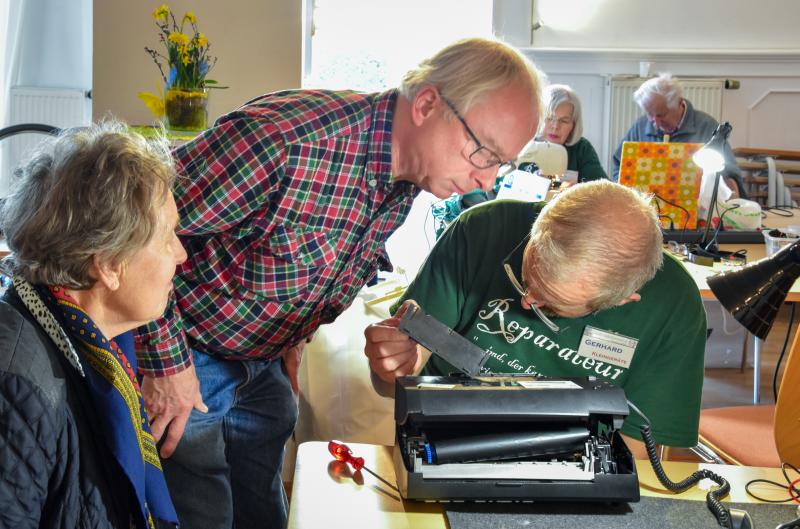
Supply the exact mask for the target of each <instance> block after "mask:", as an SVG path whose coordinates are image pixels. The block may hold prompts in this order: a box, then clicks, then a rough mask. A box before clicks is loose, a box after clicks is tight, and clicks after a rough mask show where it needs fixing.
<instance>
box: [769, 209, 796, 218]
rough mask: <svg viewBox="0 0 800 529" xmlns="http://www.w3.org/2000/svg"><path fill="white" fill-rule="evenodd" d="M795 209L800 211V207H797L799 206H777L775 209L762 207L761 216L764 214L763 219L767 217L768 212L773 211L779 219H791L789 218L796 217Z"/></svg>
mask: <svg viewBox="0 0 800 529" xmlns="http://www.w3.org/2000/svg"><path fill="white" fill-rule="evenodd" d="M793 209H800V207H797V206H775V207H769V206H762V207H761V214H762V216H763V217H766V212H767V211H771V212H773V213H775V215H777V216H779V217H786V218H789V217H794V213H793V212H792V210H793Z"/></svg>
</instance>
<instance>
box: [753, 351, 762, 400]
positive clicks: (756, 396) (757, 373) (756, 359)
mask: <svg viewBox="0 0 800 529" xmlns="http://www.w3.org/2000/svg"><path fill="white" fill-rule="evenodd" d="M763 343H764V340H761V339H759V338H758V337H757V336H756V335H753V404H758V403H759V402H761V395H760V389H761V387H760V386H761V384H760V383H761V345H762V344H763Z"/></svg>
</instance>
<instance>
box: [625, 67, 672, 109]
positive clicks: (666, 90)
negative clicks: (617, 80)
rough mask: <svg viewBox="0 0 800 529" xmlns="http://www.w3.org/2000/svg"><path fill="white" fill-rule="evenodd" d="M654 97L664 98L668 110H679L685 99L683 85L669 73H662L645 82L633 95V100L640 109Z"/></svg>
mask: <svg viewBox="0 0 800 529" xmlns="http://www.w3.org/2000/svg"><path fill="white" fill-rule="evenodd" d="M654 95H659V96H661V97H663V98H664V101H665V102H666V104H667V108H672V109H675V108H678V105H680V104H681V100H682V99H683V88H682V87H681V83H680V82H679V81H678V80H677V79H676V78H674V77H672V74H669V73H661V74H659V75H658V77H653V78H652V79H648V80H647V81H645V82H643V83H642V85H641V86H640V87H639V88H637V89H636V91H635V92H634V93H633V100H634V101H636V104H637V105H639V107H640V108H642V109H644V106H643V105H645V104H646V103H647V102H648V101H649V100H650V99H651V98H652V97H653V96H654Z"/></svg>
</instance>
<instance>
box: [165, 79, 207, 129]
mask: <svg viewBox="0 0 800 529" xmlns="http://www.w3.org/2000/svg"><path fill="white" fill-rule="evenodd" d="M164 111H165V114H166V116H167V126H168V128H169V129H170V130H205V129H206V128H208V89H206V88H196V89H193V90H183V89H180V88H170V89H169V90H167V93H166V94H165V95H164Z"/></svg>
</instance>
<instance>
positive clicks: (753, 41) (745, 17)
mask: <svg viewBox="0 0 800 529" xmlns="http://www.w3.org/2000/svg"><path fill="white" fill-rule="evenodd" d="M494 18H495V28H496V30H497V31H498V32H499V33H500V34H503V35H506V36H509V35H510V36H512V37H511V38H512V39H513V42H514V43H515V44H516V45H519V46H535V47H537V48H562V49H563V48H585V49H599V48H611V49H646V48H649V49H655V50H681V49H683V50H698V49H700V50H790V49H793V50H797V49H798V48H800V38H798V32H797V28H798V25H800V3H799V2H797V1H796V0H760V1H758V2H754V1H752V0H701V1H697V0H671V1H669V2H664V1H663V0H658V1H656V0H495V17H494ZM531 22H538V23H539V24H541V27H540V28H539V29H537V30H536V31H534V32H531V30H530V29H531Z"/></svg>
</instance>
